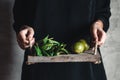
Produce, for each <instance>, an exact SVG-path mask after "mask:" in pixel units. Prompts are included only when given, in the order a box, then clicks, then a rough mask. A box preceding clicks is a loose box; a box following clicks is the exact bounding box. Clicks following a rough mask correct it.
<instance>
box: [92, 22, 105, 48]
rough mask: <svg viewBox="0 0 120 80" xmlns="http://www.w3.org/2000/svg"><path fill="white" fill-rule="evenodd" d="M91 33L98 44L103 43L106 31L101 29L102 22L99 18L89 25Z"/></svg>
mask: <svg viewBox="0 0 120 80" xmlns="http://www.w3.org/2000/svg"><path fill="white" fill-rule="evenodd" d="M91 33H92V36H93V40H94V42H95V43H97V45H98V46H101V45H102V44H104V42H105V40H106V32H105V31H104V30H103V22H102V21H101V20H98V21H96V22H95V23H94V24H93V25H92V27H91Z"/></svg>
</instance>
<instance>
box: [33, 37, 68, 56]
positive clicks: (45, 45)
mask: <svg viewBox="0 0 120 80" xmlns="http://www.w3.org/2000/svg"><path fill="white" fill-rule="evenodd" d="M65 47H66V44H64V43H60V42H58V41H55V40H54V39H53V38H49V36H46V37H45V38H44V39H42V40H40V41H38V42H36V43H35V44H34V46H33V49H34V51H33V52H34V53H35V55H36V56H58V55H60V54H68V51H67V50H66V49H65Z"/></svg>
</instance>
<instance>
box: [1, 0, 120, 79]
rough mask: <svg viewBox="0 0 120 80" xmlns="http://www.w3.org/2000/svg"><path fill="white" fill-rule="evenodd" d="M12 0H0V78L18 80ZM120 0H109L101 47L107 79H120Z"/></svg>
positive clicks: (20, 54)
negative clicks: (103, 42) (107, 17)
mask: <svg viewBox="0 0 120 80" xmlns="http://www.w3.org/2000/svg"><path fill="white" fill-rule="evenodd" d="M13 3H14V0H0V80H20V74H21V65H22V61H23V51H22V50H21V49H20V48H19V47H18V45H17V42H16V39H15V33H14V31H13V29H12V22H13V17H12V7H13ZM119 4H120V0H111V11H112V17H111V19H110V29H109V31H108V37H107V40H106V43H105V44H104V46H102V47H101V51H102V56H103V61H104V65H105V69H106V73H107V76H108V80H120V76H119V75H120V62H119V61H120V37H119V36H120V27H119V25H120V6H119Z"/></svg>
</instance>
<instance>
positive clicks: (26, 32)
mask: <svg viewBox="0 0 120 80" xmlns="http://www.w3.org/2000/svg"><path fill="white" fill-rule="evenodd" d="M17 42H18V44H19V46H20V48H22V49H26V48H28V47H31V46H32V45H33V44H34V43H35V38H34V30H33V28H32V27H30V26H27V25H24V26H23V27H22V29H21V30H20V32H19V33H18V34H17Z"/></svg>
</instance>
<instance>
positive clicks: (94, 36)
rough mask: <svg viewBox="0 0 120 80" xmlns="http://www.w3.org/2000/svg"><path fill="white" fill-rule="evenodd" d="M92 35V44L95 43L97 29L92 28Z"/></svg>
mask: <svg viewBox="0 0 120 80" xmlns="http://www.w3.org/2000/svg"><path fill="white" fill-rule="evenodd" d="M92 35H93V39H94V42H97V41H98V35H97V29H96V28H95V26H94V27H93V31H92Z"/></svg>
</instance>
